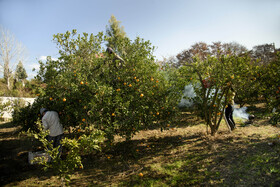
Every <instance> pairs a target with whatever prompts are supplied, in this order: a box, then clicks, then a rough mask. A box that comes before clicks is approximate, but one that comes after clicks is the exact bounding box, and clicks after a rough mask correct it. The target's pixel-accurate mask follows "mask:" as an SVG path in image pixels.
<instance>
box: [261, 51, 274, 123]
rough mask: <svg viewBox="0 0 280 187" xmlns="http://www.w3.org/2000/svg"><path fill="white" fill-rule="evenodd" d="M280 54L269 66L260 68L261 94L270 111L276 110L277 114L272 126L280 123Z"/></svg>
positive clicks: (272, 120)
mask: <svg viewBox="0 0 280 187" xmlns="http://www.w3.org/2000/svg"><path fill="white" fill-rule="evenodd" d="M279 74H280V53H279V52H278V53H277V54H276V55H275V58H274V59H273V60H271V61H270V63H268V64H267V65H261V66H260V67H259V68H258V74H257V75H258V78H257V79H258V81H259V83H260V84H259V87H258V88H259V92H260V95H261V96H262V97H264V99H265V100H266V102H267V104H268V105H267V106H268V109H270V110H272V109H274V112H275V114H274V115H273V117H272V118H271V120H270V121H271V123H272V124H277V123H278V122H279V121H280V108H279V106H280V77H279Z"/></svg>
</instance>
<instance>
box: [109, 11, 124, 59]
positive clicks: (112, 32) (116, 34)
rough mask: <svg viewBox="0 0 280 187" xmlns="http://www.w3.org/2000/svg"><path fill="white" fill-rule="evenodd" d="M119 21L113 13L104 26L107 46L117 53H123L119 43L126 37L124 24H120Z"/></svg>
mask: <svg viewBox="0 0 280 187" xmlns="http://www.w3.org/2000/svg"><path fill="white" fill-rule="evenodd" d="M120 23H121V22H120V21H118V20H117V19H116V17H115V16H114V15H112V16H111V18H110V20H109V25H107V26H106V36H107V44H106V45H107V47H111V48H112V49H113V50H114V51H115V52H116V53H117V54H118V55H121V56H122V55H123V53H124V49H121V48H120V46H122V45H120V44H119V43H120V42H121V41H122V40H123V39H124V38H126V37H127V36H126V32H125V31H124V26H121V25H120Z"/></svg>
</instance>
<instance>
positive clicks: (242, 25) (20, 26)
mask: <svg viewBox="0 0 280 187" xmlns="http://www.w3.org/2000/svg"><path fill="white" fill-rule="evenodd" d="M112 14H114V15H115V16H116V18H117V19H118V20H119V21H121V25H122V26H124V28H125V32H126V33H127V35H128V36H129V37H130V39H135V37H136V36H139V37H141V38H144V39H145V40H150V41H151V43H152V45H154V46H155V47H157V49H156V51H155V53H154V55H155V56H156V57H157V59H159V60H161V59H162V58H163V57H169V56H172V55H176V54H178V53H179V52H181V51H182V50H184V49H188V48H189V47H190V46H191V45H192V44H194V43H196V42H200V41H203V42H206V43H209V44H210V43H211V42H216V41H221V42H233V41H235V42H238V43H240V44H242V45H244V46H245V47H247V48H248V49H251V48H252V47H253V46H255V45H260V44H265V43H275V46H276V47H277V48H280V0H137V1H136V0H104V1H102V0H0V25H2V26H3V27H4V28H6V29H8V30H9V31H11V32H12V33H13V34H14V35H15V37H16V38H17V40H18V41H20V42H22V43H23V44H24V45H25V46H26V48H27V51H28V61H26V62H25V64H24V66H25V68H26V70H27V72H28V74H29V76H30V77H31V76H32V72H31V69H32V68H33V67H35V68H36V67H38V59H40V58H42V57H44V56H52V57H54V58H57V57H58V50H57V48H56V44H54V43H53V42H52V36H53V34H56V33H65V32H66V31H67V30H69V31H71V30H72V29H77V31H78V33H83V32H88V33H93V34H97V33H98V32H100V31H105V28H106V25H108V20H109V19H110V16H111V15H112ZM33 74H34V72H33Z"/></svg>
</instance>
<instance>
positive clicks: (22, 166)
mask: <svg viewBox="0 0 280 187" xmlns="http://www.w3.org/2000/svg"><path fill="white" fill-rule="evenodd" d="M259 110H261V109H259V108H255V110H250V112H251V113H253V114H255V115H256V116H257V112H259ZM267 120H268V119H266V118H263V117H256V120H255V121H254V122H253V124H251V125H248V126H242V125H241V124H242V122H241V121H237V127H238V128H237V129H236V130H235V131H233V132H232V133H229V132H228V129H227V127H226V125H225V124H224V123H222V124H221V127H220V129H219V132H218V133H217V135H216V136H215V137H212V136H209V135H207V134H206V128H205V126H204V125H203V124H202V122H201V121H200V120H199V119H197V118H196V117H194V116H192V114H190V113H185V114H183V115H182V116H181V117H180V119H178V121H177V122H176V123H174V124H173V125H171V127H170V129H169V130H165V131H163V132H161V130H160V129H156V128H154V129H150V130H146V131H141V132H139V133H137V134H136V135H135V136H134V137H133V138H132V139H131V140H130V141H124V139H122V138H120V137H116V141H115V142H114V145H113V146H112V147H111V148H110V149H106V150H104V152H102V153H96V154H93V155H88V156H85V157H83V164H84V169H82V170H76V172H75V173H73V176H72V181H71V183H70V185H71V186H270V185H271V186H277V185H279V184H280V159H279V156H278V155H279V152H280V142H279V136H278V135H279V127H276V126H271V125H269V124H268V122H267ZM194 124H195V125H194ZM17 130H18V129H17V127H13V126H12V125H11V124H9V123H8V124H7V123H4V124H1V125H0V138H1V142H0V148H1V157H0V158H1V160H0V166H1V168H0V169H1V170H0V171H1V178H0V179H1V181H0V182H1V183H2V184H3V185H5V186H38V185H39V186H59V185H60V184H61V183H60V181H59V180H58V179H57V177H56V176H55V175H54V174H53V172H52V171H48V172H43V171H42V170H41V169H40V167H39V166H30V165H28V164H27V152H28V151H29V150H32V149H34V147H36V146H38V144H36V143H35V142H33V143H32V142H31V141H30V139H27V138H25V137H22V138H19V137H18V136H17V133H16V132H17ZM140 173H142V174H143V176H142V175H139V174H140Z"/></svg>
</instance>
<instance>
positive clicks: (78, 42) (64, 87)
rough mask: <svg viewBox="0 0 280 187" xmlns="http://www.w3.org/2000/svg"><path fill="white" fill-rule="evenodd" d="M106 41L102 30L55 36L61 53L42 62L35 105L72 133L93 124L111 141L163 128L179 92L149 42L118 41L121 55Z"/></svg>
mask: <svg viewBox="0 0 280 187" xmlns="http://www.w3.org/2000/svg"><path fill="white" fill-rule="evenodd" d="M106 40H107V38H106V37H104V36H103V34H102V33H98V34H97V35H93V34H91V35H88V34H87V33H83V35H80V34H78V35H77V34H76V30H73V31H72V32H69V31H68V32H66V33H65V34H57V35H54V41H55V42H56V43H57V45H58V47H59V54H60V57H59V58H58V60H52V59H51V58H50V57H49V58H47V61H46V63H42V62H40V71H39V72H38V76H37V79H38V80H40V81H43V82H44V83H45V85H46V87H45V89H44V91H43V92H41V93H40V95H39V96H38V98H37V101H36V102H35V105H34V106H33V108H36V110H37V111H38V109H39V108H40V107H47V108H49V109H51V110H56V111H58V112H59V114H60V117H61V122H62V124H63V125H64V127H65V128H66V129H67V130H69V131H71V132H74V133H73V134H75V136H76V135H79V134H80V133H83V132H84V130H85V129H86V128H88V127H89V126H91V125H93V126H94V128H95V129H99V130H102V131H103V132H104V133H105V136H106V137H107V139H108V140H110V141H112V140H113V137H114V135H121V136H123V137H126V138H127V139H129V138H131V137H132V136H133V135H134V134H135V133H136V132H138V131H139V130H141V129H146V128H148V127H150V126H151V125H154V124H155V122H157V124H160V126H161V127H163V128H164V127H166V124H167V123H168V122H169V120H170V119H171V117H172V116H173V115H174V114H175V106H176V104H177V100H178V96H179V95H178V94H174V90H173V89H171V85H170V82H169V81H168V80H167V79H165V78H164V76H163V74H162V72H161V71H159V67H158V65H157V64H156V63H155V62H154V57H153V55H152V52H153V47H152V46H151V44H150V42H148V41H144V40H143V39H140V38H136V39H135V40H134V41H131V40H129V39H128V38H126V37H125V38H121V39H119V40H118V42H117V43H116V44H117V45H121V46H120V47H119V48H121V49H124V52H123V53H122V54H123V55H122V59H119V58H116V54H114V53H111V54H110V53H107V52H106V51H105V49H104V48H103V47H102V46H103V44H104V43H105V42H106ZM34 121H35V120H34ZM26 124H28V126H31V124H32V122H31V123H30V121H27V123H26Z"/></svg>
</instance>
